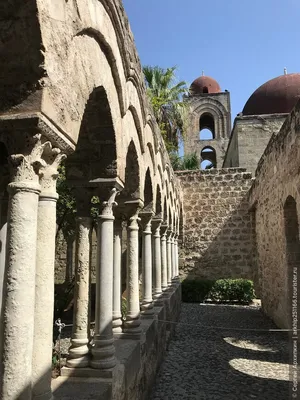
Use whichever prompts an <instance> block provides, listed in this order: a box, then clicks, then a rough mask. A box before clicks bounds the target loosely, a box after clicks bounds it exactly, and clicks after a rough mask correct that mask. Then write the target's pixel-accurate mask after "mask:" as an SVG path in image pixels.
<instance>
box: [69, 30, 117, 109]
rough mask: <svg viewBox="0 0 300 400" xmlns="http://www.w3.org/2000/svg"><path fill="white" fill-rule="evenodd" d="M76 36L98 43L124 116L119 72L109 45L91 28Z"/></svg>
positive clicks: (101, 35)
mask: <svg viewBox="0 0 300 400" xmlns="http://www.w3.org/2000/svg"><path fill="white" fill-rule="evenodd" d="M76 36H89V37H90V38H93V39H94V40H95V41H96V42H97V43H98V45H99V47H100V49H101V50H102V51H103V53H104V54H105V56H106V58H107V61H108V63H109V65H110V68H111V72H112V76H113V79H114V82H115V86H116V88H117V94H118V98H119V103H120V108H121V113H122V116H124V115H125V102H124V97H123V91H122V83H121V78H120V75H119V71H118V66H117V62H116V57H115V55H114V53H113V50H112V48H111V46H110V45H109V43H108V42H107V40H106V39H105V36H104V35H103V34H102V33H101V32H99V31H98V30H96V29H94V28H91V27H89V28H85V29H83V30H81V31H80V32H78V33H77V34H76V35H75V37H76Z"/></svg>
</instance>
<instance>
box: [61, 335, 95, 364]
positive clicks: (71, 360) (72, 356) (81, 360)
mask: <svg viewBox="0 0 300 400" xmlns="http://www.w3.org/2000/svg"><path fill="white" fill-rule="evenodd" d="M71 343H72V344H71V347H70V348H69V354H68V358H67V363H66V365H67V366H68V367H70V368H84V367H87V366H88V365H89V359H90V356H89V353H90V349H89V347H88V339H72V341H71Z"/></svg>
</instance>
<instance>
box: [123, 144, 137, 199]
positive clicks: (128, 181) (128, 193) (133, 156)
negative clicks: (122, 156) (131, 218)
mask: <svg viewBox="0 0 300 400" xmlns="http://www.w3.org/2000/svg"><path fill="white" fill-rule="evenodd" d="M122 197H124V198H125V199H128V200H135V199H139V198H140V169H139V159H138V154H137V151H136V147H135V145H134V142H133V140H132V141H131V142H130V144H129V146H128V150H127V156H126V167H125V186H124V190H123V191H122Z"/></svg>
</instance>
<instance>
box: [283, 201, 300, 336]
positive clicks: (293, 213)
mask: <svg viewBox="0 0 300 400" xmlns="http://www.w3.org/2000/svg"><path fill="white" fill-rule="evenodd" d="M283 214H284V230H285V244H286V245H285V249H286V277H287V278H286V279H287V290H286V293H287V299H286V302H287V303H286V304H287V308H286V310H287V327H288V328H289V329H292V328H293V320H292V311H293V301H295V303H296V305H297V304H299V298H300V296H299V289H298V291H297V287H298V283H299V277H298V276H299V273H300V272H299V265H300V240H299V222H298V214H297V203H296V201H295V199H294V198H293V197H292V196H288V197H287V199H286V201H285V203H284V207H283ZM297 292H298V293H297ZM296 329H297V323H296Z"/></svg>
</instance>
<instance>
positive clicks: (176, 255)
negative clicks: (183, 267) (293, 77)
mask: <svg viewBox="0 0 300 400" xmlns="http://www.w3.org/2000/svg"><path fill="white" fill-rule="evenodd" d="M175 266H176V267H175V271H176V278H177V281H179V254H178V234H176V236H175Z"/></svg>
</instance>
